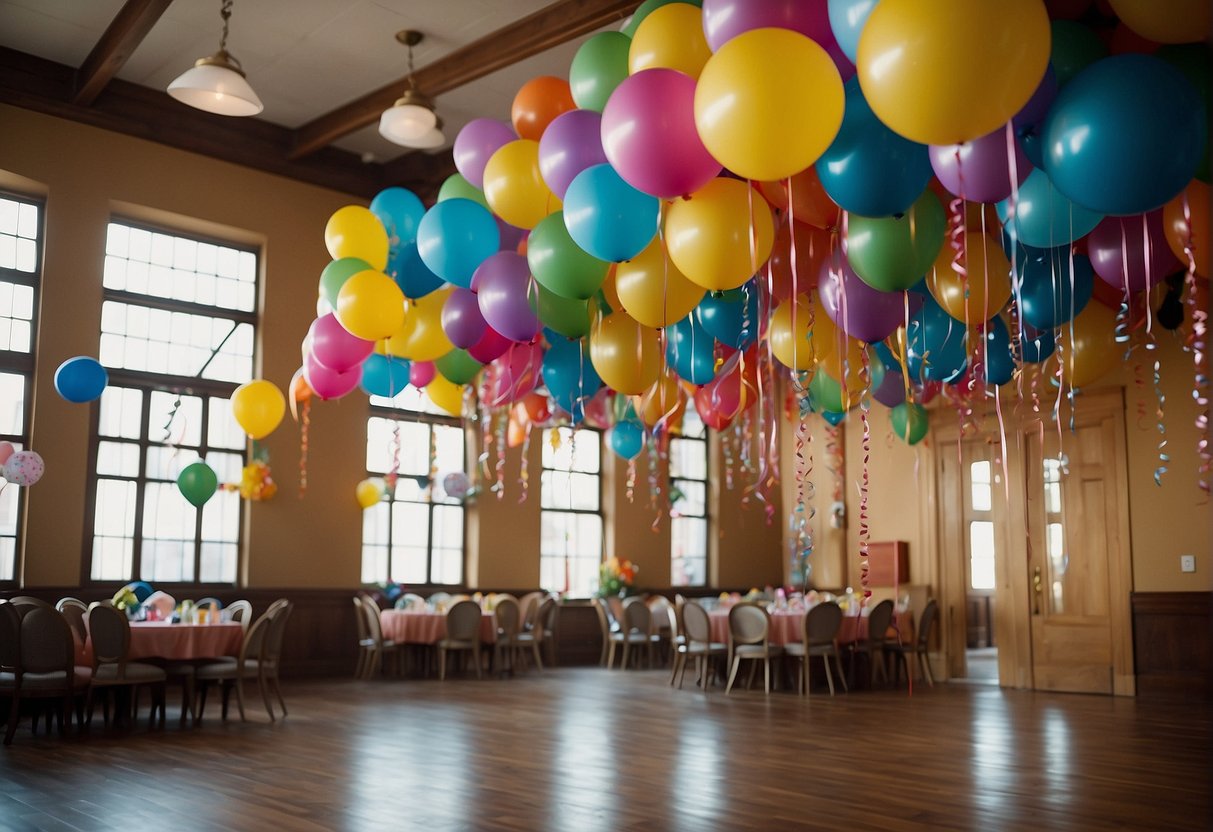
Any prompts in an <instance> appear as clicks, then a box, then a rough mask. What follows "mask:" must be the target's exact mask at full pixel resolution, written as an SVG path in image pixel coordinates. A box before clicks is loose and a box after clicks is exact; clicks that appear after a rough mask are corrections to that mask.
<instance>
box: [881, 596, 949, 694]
mask: <svg viewBox="0 0 1213 832" xmlns="http://www.w3.org/2000/svg"><path fill="white" fill-rule="evenodd" d="M938 616H939V604H938V603H937V602H936V601H935V600H934V599H931V600H930V601H928V602H927V606H926V608H925V609H923V611H922V616H921V618H920V619H919V621H918V626H917V628H916V630H915V633H914V643H913V644H894V643H892V642H889V643H888V644H886V645H885V647H884V649H885V650H888V651H889V653H890V654H891V655H892V657H893V662H894V665H893V666H894V667H895V668H896V671H895V672H896V674H897V675H896V677H895V678H894V684H898V685H900V684H901V668H902V666H903V665H904V666H905V669H906V677H907V678H908V677H909V676H910V674H911V673H913V671H912V670H911V669H910V661H909V657H910V656H914V657H915V658H916V659H917V663H918V669H919V671H920V672H921V673H922V678H924V679H926V680H927V685H928V686H930V687H935V674H933V673H932V672H931V630H932V628H934V626H935V619H936V618H938ZM899 660H900V661H899Z"/></svg>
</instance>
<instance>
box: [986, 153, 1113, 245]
mask: <svg viewBox="0 0 1213 832" xmlns="http://www.w3.org/2000/svg"><path fill="white" fill-rule="evenodd" d="M1107 175H1109V176H1111V175H1113V174H1112V173H1111V172H1109V173H1108V174H1107ZM996 208H997V210H998V218H999V219H1000V220H1002V221H1003V223H1004V224H1005V223H1007V220H1008V217H1009V215H1010V206H1009V205H1008V201H1007V200H1003V201H1002V202H1000V203H998V205H997V206H996ZM1102 219H1103V214H1097V213H1095V212H1094V211H1090V210H1088V209H1086V208H1083V207H1082V206H1081V205H1078V204H1077V203H1074V202H1071V201H1070V200H1068V199H1066V198H1065V196H1063V195H1062V193H1061V192H1060V191H1059V190H1057V189H1056V188H1054V187H1053V183H1052V182H1050V181H1049V176H1048V174H1046V173H1045V172H1044V171H1043V170H1040V169H1037V170H1034V171H1032V172H1031V173H1029V174H1028V178H1027V179H1025V180H1024V182H1023V184H1022V185H1020V186H1019V201H1018V202H1017V203H1015V223H1014V230H1013V232H1012V238H1013V239H1014V240H1016V241H1018V242H1020V243H1022V244H1023V245H1025V246H1031V247H1033V248H1055V247H1056V246H1064V245H1066V244H1067V243H1072V242H1074V241H1075V240H1077V239H1078V238H1079V237H1085V236H1086V235H1087V234H1090V233H1091V229H1092V228H1094V227H1095V226H1097V225H1099V221H1100V220H1102Z"/></svg>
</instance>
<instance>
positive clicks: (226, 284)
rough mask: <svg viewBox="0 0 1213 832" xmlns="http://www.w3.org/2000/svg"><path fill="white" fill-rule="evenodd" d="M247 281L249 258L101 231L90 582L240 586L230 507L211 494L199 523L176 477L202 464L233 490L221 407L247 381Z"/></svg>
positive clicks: (184, 240) (117, 228)
mask: <svg viewBox="0 0 1213 832" xmlns="http://www.w3.org/2000/svg"><path fill="white" fill-rule="evenodd" d="M257 272H258V264H257V255H256V254H255V253H254V252H252V251H247V250H242V249H239V248H235V247H233V246H231V245H226V244H224V243H218V242H211V241H207V240H200V239H194V238H189V237H182V236H177V235H174V234H172V233H168V232H164V231H157V230H152V229H147V228H142V227H139V226H136V225H131V224H129V223H125V222H120V221H114V222H111V223H110V224H109V231H108V235H107V239H106V257H105V272H104V278H103V281H104V294H103V302H102V308H101V341H100V356H99V357H100V360H101V363H102V364H104V365H105V366H106V367H107V368H108V369H109V374H110V384H109V386H108V387H107V388H106V390H105V392H104V393H103V394H102V396H101V402H100V406H99V407H98V408H97V409H96V422H95V425H94V431H93V433H94V437H95V440H96V441H95V446H96V451H95V457H94V467H93V471H94V474H93V505H92V507H91V515H92V516H91V522H92V527H93V535H92V543H91V551H90V553H89V561H90V563H89V575H90V577H91V579H92V580H94V581H129V580H132V579H139V580H145V581H150V582H156V583H166V582H183V583H208V584H209V583H235V582H236V576H237V574H238V561H239V550H240V544H241V539H242V534H241V530H242V527H243V507H242V506H241V503H240V498H239V496H238V495H237V494H236V493H234V492H229V491H224V490H219V491H217V492H215V494H214V496H212V497H211V498H210V500H209V501H208V502H207V503H206V505H205V506H203V508H202V509H201V510H199V509H196V508H194V506H192V505H191V504H190V503H189V502H187V501H186V500H185V498H184V497H183V496H182V495H181V493H180V492H179V491H178V489H177V476H178V474H180V472H181V470H182V469H183V468H184V467H185V466H187V465H189V464H190V463H192V462H195V461H198V460H200V459H201V460H203V461H205V462H206V463H207V464H208V465H210V467H211V468H213V469H214V470H215V473H216V474H217V475H218V478H219V482H221V483H223V482H239V480H240V470H241V468H242V467H243V465H244V463H245V461H246V453H245V450H246V449H245V441H246V440H245V435H244V432H243V431H242V430H241V429H240V427H239V425H237V424H236V421H235V419H234V418H233V417H232V413H231V404H230V401H229V400H230V398H231V395H232V392H233V391H234V390H235V389H236V387H238V386H239V385H240V384H242V383H244V382H246V381H249V380H251V379H252V377H253V345H254V340H255V336H256V323H257V312H256V309H257Z"/></svg>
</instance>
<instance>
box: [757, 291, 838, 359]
mask: <svg viewBox="0 0 1213 832" xmlns="http://www.w3.org/2000/svg"><path fill="white" fill-rule="evenodd" d="M793 318H795V321H793ZM767 338H768V339H769V343H770V345H771V352H773V353H774V354H775V357H776V358H778V359H779V361H780V363H782V364H783V365H784V366H785V367H788V368H790V369H793V370H800V371H803V370H811V369H813V367H814V366H815V365H816V364H817V362H819V361H821V360H822V359H823V358H825V357H826V356H827V355H830V354H831V353H833V352H834V350H835V349H836V346H835V345H836V343H837V341H838V330H837V329H836V328H835V326H834V323H833V322H832V321H831V320H830V319H829V317H827V316H826V315H825V314H823V312H822V310H821V307H820V305H818V304H815V303H813V299H812V295H809V294H802V295H799V296H798V297H797V298H796V300H795V301H791V300H785V301H784V302H783V303H781V304H779V306H778V307H777V308H776V309H775V313H774V314H773V315H772V316H771V327H770V330H769V331H768V334H767Z"/></svg>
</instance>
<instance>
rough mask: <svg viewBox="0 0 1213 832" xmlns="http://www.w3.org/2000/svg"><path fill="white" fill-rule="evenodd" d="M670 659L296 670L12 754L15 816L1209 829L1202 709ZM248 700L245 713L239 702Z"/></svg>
mask: <svg viewBox="0 0 1213 832" xmlns="http://www.w3.org/2000/svg"><path fill="white" fill-rule="evenodd" d="M666 679H667V676H666V674H665V673H663V672H658V671H649V672H640V671H629V672H626V673H625V672H621V671H606V670H601V669H598V668H569V669H557V670H554V671H548V672H546V673H544V674H543V675H542V676H538V675H536V674H534V673H531V674H526V675H521V676H519V677H518V678H514V679H507V680H491V681H490V680H485V681H481V682H478V681H476V680H475V679H469V678H456V679H448V680H447V681H446V682H438V681H418V680H407V681H396V680H386V681H373V682H355V681H353V680H332V681H307V682H294V683H291V682H289V681H288V683H287V684H286V697H287V702H288V705H289V706H290V708H291V715H290V716H289V717H288V718H286V719H285V720H284V721H279V722H278V723H276V724H273V725H271V724H269V722H268V720H267V718H266V716H265V713H264V711H263V710H259V708H258V706H256V705H255V706H254V708H253V709H252V714H251V716H252V718H253V719H255V722H253V723H249V724H241V723H240V722H239V721H234V722H229V723H226V724H224V723H222V722H220V721H219V719H218V713H217V710H214V711H211V712H210V713H209V714H208V717H207V720H206V722H205V723H204V724H203V726H202V727H200V728H198V729H179V728H178V727H177V725H176V720H175V718H174V717H175V713H174V712H173V711H172V710H170V713H169V727H168V729H167V730H165V731H163V732H157V731H149V730H148V729H147V728H146V719H144V720H142V721H141V722H140V725H139V727H138V728H136V729H135V730H134V731H131V732H126V733H107V732H105V731H103V730H101V729H99V728H96V729H94V731H93V732H92V734H91V735H85V736H76V735H69V736H68V737H67V738H66V739H61V738H59V737H58V736H51V737H46V736H45V735H43V734H39V735H38V736H32V735H31V734H30V731H29V727H28V722H25V723H23V724H22V727H21V730H20V731H19V733H18V734H17V737H16V740H15V741H14V743H13V745H12V746H11V747H10V748H7V749H3V750H0V829H6V830H7V829H13V830H24V829H48V830H58V829H121V830H125V832H134V831H136V830H137V831H138V832H143V830H157V832H161V831H162V830H172V832H178V831H179V830H193V829H208V830H209V829H249V830H274V831H275V832H278V831H279V830H312V829H367V830H372V829H373V830H386V829H408V830H412V829H417V830H427V832H437V831H438V830H448V829H450V830H459V829H501V830H573V831H574V832H594V831H595V830H603V832H615V830H683V829H685V830H733V829H755V830H783V829H822V830H835V829H842V830H867V829H878V830H918V829H923V830H926V829H931V830H934V829H963V830H1002V829H1016V830H1018V829H1024V830H1044V829H1048V830H1053V829H1058V830H1083V832H1087V831H1088V830H1103V829H1132V830H1144V829H1160V830H1161V829H1166V830H1189V829H1191V830H1205V829H1209V828H1210V765H1209V764H1210V719H1209V713H1208V711H1207V709H1206V708H1205V707H1204V706H1192V707H1183V706H1163V705H1150V704H1145V703H1138V702H1136V701H1134V700H1131V699H1114V698H1111V697H1095V696H1076V695H1063V694H1035V693H1027V692H1015V691H1005V692H1004V691H1001V690H999V689H998V688H994V687H981V686H976V687H975V686H962V685H940V686H937V687H936V688H935V689H934V690H926V689H919V688H916V689H915V692H914V695H913V697H912V698H910V697H908V696H907V695H906V693H905V692H904V691H902V692H894V691H876V692H862V693H853V694H850V695H848V696H844V695H839V696H838V697H837V698H835V699H830V698H829V697H828V696H826V695H824V694H817V693H814V695H813V696H812V697H811V698H810V699H808V700H803V699H800V698H798V697H796V696H795V695H792V694H789V693H785V692H779V693H775V694H772V695H771V696H769V697H767V696H764V695H763V694H761V693H760V692H742V693H740V694H738V693H737V692H734V694H733V695H731V696H729V697H726V696H725V695H724V694H723V692H721V690H720V689H719V688H717V689H716V690H715V691H714V692H712V693H711V694H709V695H706V696H705V695H704V694H703V693H701V692H699V691H696V690H694V689H692V687H691V685H690V680H689V679H688V685H687V688H686V689H684V690H682V691H677V690H673V689H671V688H670V687H668V686H667V684H666ZM233 713H234V707H233Z"/></svg>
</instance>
